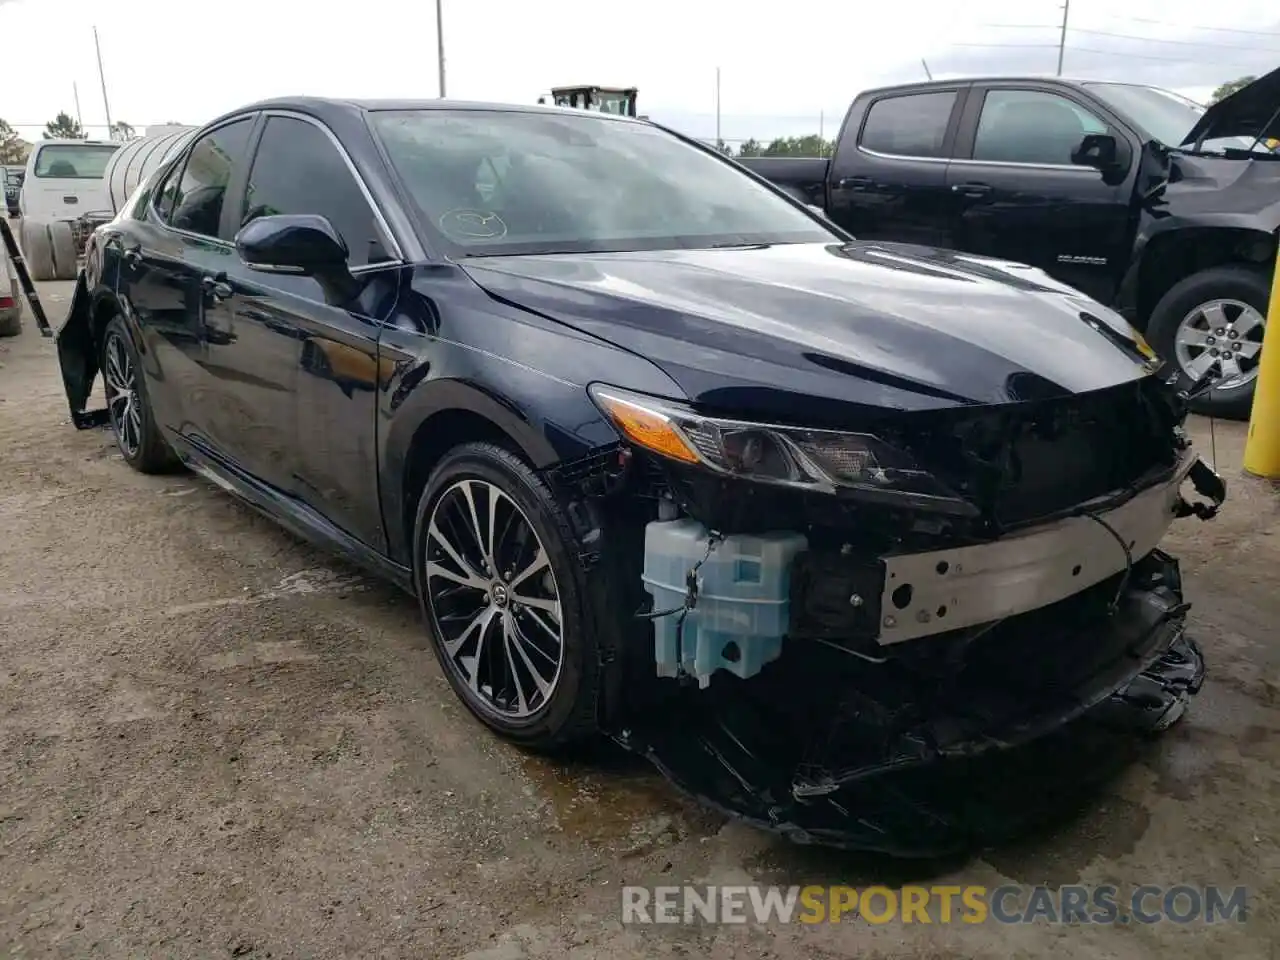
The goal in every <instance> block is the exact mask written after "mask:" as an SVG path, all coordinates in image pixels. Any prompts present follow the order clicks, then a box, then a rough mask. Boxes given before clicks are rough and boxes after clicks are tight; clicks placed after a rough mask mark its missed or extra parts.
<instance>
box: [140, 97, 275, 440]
mask: <svg viewBox="0 0 1280 960" xmlns="http://www.w3.org/2000/svg"><path fill="white" fill-rule="evenodd" d="M256 119H257V115H256V114H250V115H247V116H241V117H237V118H235V119H233V120H230V121H228V122H227V123H224V124H221V125H220V126H218V127H215V128H213V129H212V130H209V131H206V132H205V133H203V134H201V136H200V137H199V138H198V139H196V140H195V141H193V143H192V144H191V147H190V148H189V149H188V150H187V151H186V152H185V153H184V154H183V156H182V157H181V158H179V159H178V161H177V162H176V163H175V164H174V166H173V167H172V169H171V170H170V172H169V174H168V175H167V176H166V177H165V179H164V181H163V183H161V184H160V185H159V186H158V188H157V190H156V192H155V194H154V196H153V199H152V202H151V205H150V209H149V210H148V211H146V213H145V215H144V216H140V217H139V218H138V222H137V224H136V225H135V224H133V223H130V225H129V230H128V231H127V232H125V233H123V234H122V236H121V237H120V239H119V243H120V244H121V248H122V249H121V253H122V259H123V267H122V269H121V272H120V287H121V291H122V293H123V294H125V295H126V296H127V297H128V300H129V303H130V305H131V306H132V307H133V309H134V312H135V313H136V315H137V317H138V319H139V321H140V324H141V327H142V331H143V337H144V341H145V343H146V345H147V347H148V348H149V351H148V354H147V355H145V358H144V361H143V362H144V363H145V364H147V365H148V369H149V371H150V379H151V381H152V383H149V386H150V388H151V389H152V390H153V391H154V392H158V393H159V394H160V397H159V399H158V400H157V402H156V403H155V406H156V408H157V411H158V412H157V416H158V417H160V418H162V421H163V425H164V426H166V427H168V428H170V429H172V430H174V431H176V432H178V433H180V434H182V435H183V436H184V437H186V438H187V439H188V440H191V441H193V442H194V443H195V444H196V445H197V446H200V447H202V448H204V450H205V451H206V452H210V453H214V454H220V455H222V456H224V457H225V456H227V455H229V453H230V451H231V450H232V449H233V448H234V447H235V443H236V430H235V428H234V426H232V427H229V426H228V417H227V415H226V412H225V409H224V406H225V405H224V402H223V398H222V397H221V395H220V391H219V390H218V389H217V383H216V376H215V365H216V364H217V363H218V362H219V361H220V360H222V359H224V358H222V357H220V356H216V355H215V354H214V350H213V347H214V345H215V342H216V339H217V338H216V335H213V336H211V332H212V331H216V330H217V329H219V328H220V327H222V326H225V323H224V322H222V321H220V318H219V314H220V313H221V311H222V310H223V309H224V304H223V303H222V302H221V301H220V299H219V298H218V297H216V296H214V295H213V291H212V290H211V289H210V288H209V284H208V283H207V282H206V281H207V278H209V277H211V276H217V275H219V274H222V273H225V271H226V265H227V263H228V262H229V261H230V260H231V259H232V258H233V257H234V255H235V250H234V248H233V247H232V245H231V242H230V240H229V238H228V236H227V231H226V229H225V228H224V225H223V217H222V210H223V201H224V199H225V196H226V192H227V189H228V186H229V185H230V183H231V176H232V173H233V169H234V164H236V163H237V162H239V163H241V164H242V163H243V158H244V156H245V153H246V150H247V148H248V145H249V141H250V136H251V134H252V132H253V128H254V123H255V122H256Z"/></svg>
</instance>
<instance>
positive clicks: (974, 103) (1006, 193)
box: [947, 82, 1137, 302]
mask: <svg viewBox="0 0 1280 960" xmlns="http://www.w3.org/2000/svg"><path fill="white" fill-rule="evenodd" d="M1089 133H1110V134H1111V135H1113V136H1114V137H1115V138H1116V140H1117V143H1118V145H1119V149H1120V158H1121V160H1122V167H1123V169H1118V170H1116V171H1113V172H1111V173H1109V174H1108V175H1105V176H1104V174H1103V173H1102V172H1101V171H1099V170H1097V169H1094V168H1092V167H1086V166H1080V165H1078V164H1075V163H1073V162H1072V153H1073V152H1074V151H1075V150H1076V149H1077V148H1078V147H1079V146H1080V144H1081V141H1082V140H1083V139H1084V136H1085V135H1086V134H1089ZM1136 159H1137V151H1136V149H1135V146H1134V142H1133V140H1132V138H1131V136H1130V135H1129V134H1128V132H1127V131H1126V130H1125V129H1124V128H1122V127H1121V126H1120V124H1119V123H1118V121H1116V120H1115V118H1113V117H1111V116H1110V115H1108V114H1107V113H1106V112H1105V111H1103V110H1102V109H1100V108H1099V107H1098V106H1097V105H1096V104H1094V103H1093V102H1092V101H1091V100H1090V99H1089V98H1087V97H1084V96H1083V95H1079V94H1077V93H1075V92H1074V91H1072V90H1071V89H1070V88H1063V87H1061V86H1056V87H1050V86H1047V85H1037V84H1035V83H1027V82H1009V83H995V82H993V83H987V84H982V85H975V86H974V88H973V91H972V92H971V94H970V97H969V103H968V106H967V108H966V109H965V114H964V119H963V122H962V124H961V129H960V133H959V136H958V138H957V144H956V157H955V159H953V160H952V162H951V166H950V168H949V170H948V173H947V186H948V189H949V190H950V191H951V192H952V193H953V194H954V195H955V198H956V206H955V208H954V209H955V216H956V219H955V223H954V234H955V236H954V241H953V243H954V246H956V247H957V248H959V249H961V250H965V251H968V252H971V253H981V254H986V255H989V256H993V257H1000V258H1002V259H1007V260H1013V261H1017V262H1019V263H1028V264H1030V265H1032V266H1035V267H1040V268H1041V269H1043V270H1045V271H1047V272H1048V273H1050V274H1051V275H1053V276H1055V277H1057V278H1058V279H1060V280H1062V281H1063V282H1065V283H1068V284H1070V285H1071V286H1073V287H1076V288H1077V289H1079V290H1082V291H1084V292H1085V293H1087V294H1089V295H1090V296H1093V297H1095V298H1097V299H1100V300H1103V301H1104V302H1107V301H1110V300H1111V299H1112V297H1113V296H1114V294H1115V290H1116V285H1117V283H1118V282H1119V279H1120V277H1121V276H1122V275H1123V272H1124V268H1125V266H1126V265H1127V263H1128V259H1129V248H1130V241H1129V237H1130V231H1129V225H1130V218H1131V216H1132V213H1133V212H1132V210H1131V208H1130V199H1131V197H1132V195H1133V184H1134V177H1135V169H1134V168H1135V167H1136V166H1137V162H1136Z"/></svg>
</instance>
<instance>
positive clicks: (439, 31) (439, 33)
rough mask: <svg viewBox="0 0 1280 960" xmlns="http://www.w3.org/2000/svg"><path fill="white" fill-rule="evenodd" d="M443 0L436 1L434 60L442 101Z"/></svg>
mask: <svg viewBox="0 0 1280 960" xmlns="http://www.w3.org/2000/svg"><path fill="white" fill-rule="evenodd" d="M443 7H444V0H436V59H437V60H438V61H439V63H440V99H441V100H443V99H444V9H443Z"/></svg>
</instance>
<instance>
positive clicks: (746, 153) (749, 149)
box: [738, 138, 764, 157]
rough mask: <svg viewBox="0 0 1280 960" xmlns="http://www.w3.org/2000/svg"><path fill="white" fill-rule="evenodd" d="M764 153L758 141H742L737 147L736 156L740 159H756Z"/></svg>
mask: <svg viewBox="0 0 1280 960" xmlns="http://www.w3.org/2000/svg"><path fill="white" fill-rule="evenodd" d="M762 153H764V147H763V146H761V145H760V141H759V140H756V139H754V138H753V139H751V140H744V141H742V143H741V144H739V145H738V156H740V157H758V156H760V155H761V154H762Z"/></svg>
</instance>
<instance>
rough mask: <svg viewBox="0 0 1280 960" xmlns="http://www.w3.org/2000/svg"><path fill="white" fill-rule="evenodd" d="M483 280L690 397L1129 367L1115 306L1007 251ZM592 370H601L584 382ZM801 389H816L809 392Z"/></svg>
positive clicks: (937, 386)
mask: <svg viewBox="0 0 1280 960" xmlns="http://www.w3.org/2000/svg"><path fill="white" fill-rule="evenodd" d="M463 268H464V269H465V270H466V271H467V273H468V275H469V276H471V277H472V279H474V280H475V282H476V283H477V284H479V285H480V286H481V287H482V288H483V289H485V290H486V291H487V292H488V293H489V294H490V295H492V296H495V297H498V298H499V299H502V300H504V301H507V302H509V303H512V304H515V305H517V306H519V307H522V308H524V309H528V310H531V311H534V312H537V313H539V314H541V315H543V316H546V317H549V318H551V319H553V320H556V321H559V322H561V323H564V324H567V325H569V326H571V327H573V328H575V329H577V330H579V331H581V332H583V333H587V334H590V335H593V336H596V337H599V338H601V339H603V340H605V341H608V342H610V343H613V344H614V345H616V346H619V347H622V348H624V349H627V350H630V351H632V352H634V353H636V354H639V355H641V356H644V357H647V358H648V359H649V360H651V361H652V362H654V363H655V364H657V365H658V366H659V367H660V368H661V369H663V370H664V371H665V372H666V373H667V375H668V376H670V377H671V378H672V379H673V380H674V381H675V382H676V383H677V384H678V386H679V387H680V388H681V389H682V390H683V391H684V392H685V394H686V395H687V396H688V397H689V398H690V399H692V400H694V401H695V402H697V403H698V404H700V405H702V406H703V407H704V408H706V409H708V410H723V411H732V412H733V413H735V414H739V415H742V414H746V413H755V414H759V415H765V416H777V417H785V418H787V419H792V418H793V417H795V418H798V419H802V420H807V421H810V422H812V421H813V420H814V419H815V416H816V417H817V418H818V419H822V420H831V421H833V422H842V421H844V420H845V418H846V416H847V415H848V413H849V412H850V411H849V410H847V409H844V408H847V407H862V408H868V407H870V408H877V409H880V410H885V409H899V410H923V409H938V408H945V407H954V406H962V405H968V404H992V403H1009V402H1018V401H1026V400H1038V399H1044V398H1048V397H1057V396H1066V395H1071V394H1075V393H1082V392H1086V391H1092V390H1099V389H1104V388H1107V387H1111V386H1114V385H1116V384H1119V383H1123V382H1126V381H1130V380H1136V379H1139V378H1141V377H1143V376H1145V375H1147V374H1149V373H1150V372H1152V369H1153V367H1154V364H1155V361H1154V355H1152V354H1151V352H1150V348H1149V347H1147V346H1146V344H1145V343H1144V342H1143V341H1142V339H1141V337H1140V336H1139V335H1138V334H1137V333H1136V332H1135V331H1134V330H1133V329H1132V327H1130V326H1129V325H1128V324H1127V323H1126V322H1125V321H1124V320H1123V319H1121V318H1120V317H1119V315H1117V314H1115V313H1113V312H1112V311H1110V310H1108V309H1107V308H1105V307H1103V306H1101V305H1100V304H1098V303H1096V302H1095V301H1093V300H1090V299H1088V298H1087V297H1085V296H1083V295H1082V294H1079V293H1077V292H1076V291H1074V290H1072V289H1071V288H1069V287H1066V286H1064V285H1062V284H1060V283H1057V282H1056V281H1054V280H1052V279H1050V278H1049V277H1048V275H1047V274H1045V273H1044V272H1042V271H1040V270H1037V269H1034V268H1031V267H1025V266H1021V265H1018V264H1013V263H1006V262H1004V261H999V260H991V259H986V258H982V257H974V256H968V255H965V254H960V253H956V252H954V251H944V250H935V249H931V248H923V247H915V246H908V245H905V244H888V243H869V242H862V243H857V242H855V243H850V244H844V245H826V244H788V245H779V246H766V247H750V248H734V249H709V250H675V251H669V250H667V251H647V252H636V253H606V254H576V255H571V254H560V255H552V256H516V257H484V258H473V259H469V260H466V261H464V263H463ZM593 379H598V380H605V381H607V380H608V371H599V373H598V374H594V375H593V374H592V373H587V374H584V380H593ZM814 399H822V400H827V401H830V402H829V403H824V404H814V403H813V400H814Z"/></svg>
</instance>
